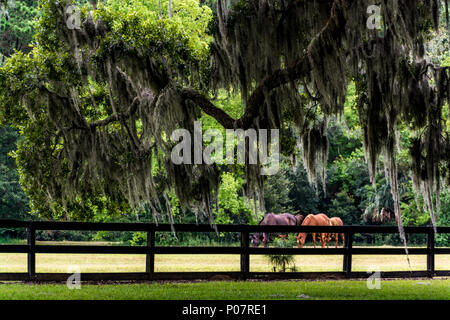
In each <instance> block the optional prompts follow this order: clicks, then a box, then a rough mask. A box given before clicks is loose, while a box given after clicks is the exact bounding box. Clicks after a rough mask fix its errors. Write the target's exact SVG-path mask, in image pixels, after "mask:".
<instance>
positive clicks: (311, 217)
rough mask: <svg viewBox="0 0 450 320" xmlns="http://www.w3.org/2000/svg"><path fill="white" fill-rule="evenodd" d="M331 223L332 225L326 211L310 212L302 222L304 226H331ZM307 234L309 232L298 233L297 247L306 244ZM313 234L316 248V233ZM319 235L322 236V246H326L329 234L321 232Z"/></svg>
mask: <svg viewBox="0 0 450 320" xmlns="http://www.w3.org/2000/svg"><path fill="white" fill-rule="evenodd" d="M330 225H331V223H330V219H329V218H328V217H327V215H326V214H324V213H319V214H308V215H307V216H306V218H305V219H304V220H303V222H302V226H330ZM306 235H307V234H306V233H305V232H300V233H299V234H298V236H297V247H299V248H303V245H304V244H305V241H306ZM312 236H313V244H314V248H315V247H316V234H315V233H313V234H312ZM319 237H320V244H321V246H322V248H324V247H325V243H326V241H327V238H328V237H327V234H326V233H320V234H319Z"/></svg>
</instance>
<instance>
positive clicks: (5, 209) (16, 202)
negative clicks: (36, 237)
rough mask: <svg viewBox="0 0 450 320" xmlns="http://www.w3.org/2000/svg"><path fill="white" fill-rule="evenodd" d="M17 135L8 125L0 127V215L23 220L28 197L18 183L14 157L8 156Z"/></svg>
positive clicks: (25, 214) (13, 147)
mask: <svg viewBox="0 0 450 320" xmlns="http://www.w3.org/2000/svg"><path fill="white" fill-rule="evenodd" d="M18 139H19V136H18V134H17V132H16V131H14V130H13V129H12V128H10V127H7V126H5V127H0V217H1V218H3V219H19V220H24V219H26V218H27V217H28V211H29V206H28V198H27V196H26V195H25V193H24V192H23V191H22V188H21V186H20V184H19V175H18V173H17V169H16V164H15V162H14V159H13V158H12V157H10V156H9V154H10V152H13V151H14V149H15V148H16V142H17V140H18Z"/></svg>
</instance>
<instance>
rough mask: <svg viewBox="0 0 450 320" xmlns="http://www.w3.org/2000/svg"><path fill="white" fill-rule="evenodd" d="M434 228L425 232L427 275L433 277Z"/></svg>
mask: <svg viewBox="0 0 450 320" xmlns="http://www.w3.org/2000/svg"><path fill="white" fill-rule="evenodd" d="M434 261H435V260H434V230H433V228H431V230H430V231H429V232H428V233H427V272H428V276H429V277H433V275H434V273H435V270H434V266H435V264H434Z"/></svg>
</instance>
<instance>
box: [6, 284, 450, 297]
mask: <svg viewBox="0 0 450 320" xmlns="http://www.w3.org/2000/svg"><path fill="white" fill-rule="evenodd" d="M6 299H9V300H15V299H20V300H30V299H33V300H70V299H77V300H85V299H86V300H96V299H98V300H123V299H127V300H142V299H146V300H210V299H211V300H223V299H226V300H228V299H230V300H355V299H357V300H406V299H414V300H421V299H423V300H426V299H433V300H450V280H382V281H381V283H380V289H369V288H368V286H367V281H364V280H359V281H355V280H341V281H276V282H257V281H246V282H243V281H228V282H194V283H173V282H172V283H139V284H103V285H92V284H82V285H81V288H80V289H72V290H70V289H68V288H67V286H66V285H64V284H45V285H42V284H32V285H30V284H17V283H13V284H0V300H6Z"/></svg>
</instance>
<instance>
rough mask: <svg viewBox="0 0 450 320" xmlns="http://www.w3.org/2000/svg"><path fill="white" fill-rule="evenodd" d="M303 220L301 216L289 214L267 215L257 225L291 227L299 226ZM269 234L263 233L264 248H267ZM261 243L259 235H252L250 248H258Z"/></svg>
mask: <svg viewBox="0 0 450 320" xmlns="http://www.w3.org/2000/svg"><path fill="white" fill-rule="evenodd" d="M303 219H304V216H303V215H301V214H296V215H293V214H290V213H282V214H274V213H267V214H266V215H265V216H264V218H263V219H262V220H261V222H260V223H259V225H260V226H272V225H274V226H276V225H291V226H299V225H300V224H301V223H302V221H303ZM269 240H270V239H269V234H267V233H263V243H264V247H265V248H266V247H267V244H268V243H269ZM260 241H261V233H260V232H257V233H254V234H253V235H252V246H253V247H258V246H259V243H260Z"/></svg>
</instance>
